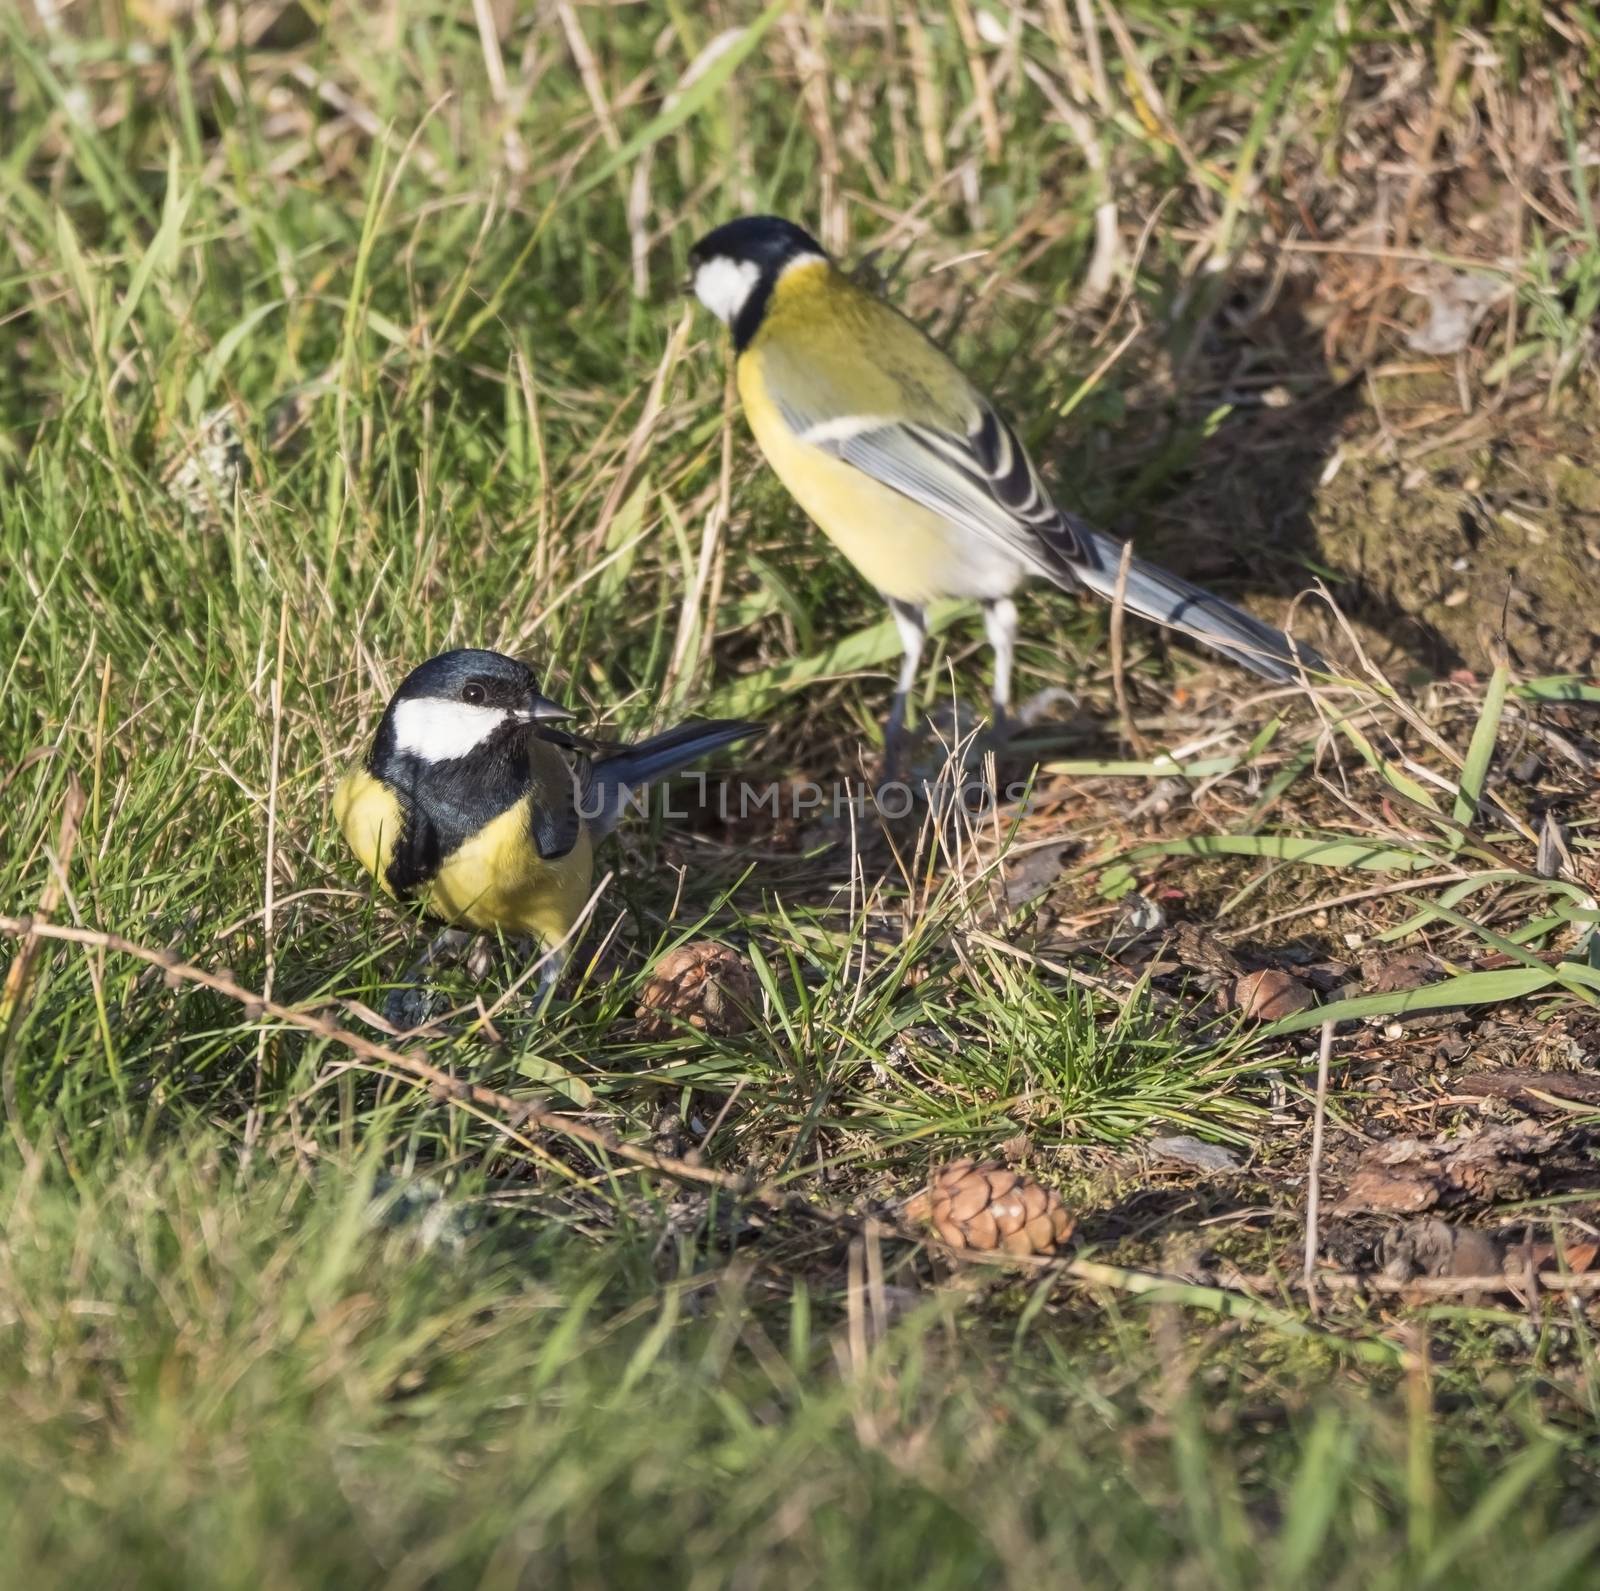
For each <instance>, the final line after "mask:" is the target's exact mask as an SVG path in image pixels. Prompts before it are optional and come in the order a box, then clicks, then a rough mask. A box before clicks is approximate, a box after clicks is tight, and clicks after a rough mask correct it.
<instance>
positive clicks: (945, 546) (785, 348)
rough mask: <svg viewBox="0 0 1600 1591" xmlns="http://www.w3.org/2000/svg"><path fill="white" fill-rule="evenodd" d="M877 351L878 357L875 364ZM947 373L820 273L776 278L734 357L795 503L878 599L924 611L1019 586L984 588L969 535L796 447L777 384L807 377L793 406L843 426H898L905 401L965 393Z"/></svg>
mask: <svg viewBox="0 0 1600 1591" xmlns="http://www.w3.org/2000/svg"><path fill="white" fill-rule="evenodd" d="M873 349H878V350H879V351H880V352H881V353H882V354H883V355H884V356H885V357H884V358H882V359H878V358H875V357H874V355H873V353H872V350H873ZM944 365H945V361H944V357H943V355H942V354H939V353H938V352H937V351H936V350H933V349H932V347H931V345H928V344H926V342H925V339H923V337H922V335H921V333H920V332H917V331H916V330H915V329H914V328H913V327H911V326H910V325H909V324H908V323H907V322H905V321H903V320H902V319H901V317H900V316H899V315H898V314H896V313H895V311H893V310H892V309H889V308H888V307H887V306H885V305H883V304H880V303H878V302H877V301H876V300H873V299H870V298H868V297H867V296H866V295H865V294H863V293H861V292H860V291H859V290H857V289H854V288H853V287H850V286H849V285H848V284H845V283H843V282H842V281H840V280H839V279H838V278H837V273H834V272H833V270H832V267H831V266H828V265H826V264H824V263H822V262H818V263H817V264H816V265H814V266H813V265H803V266H800V267H795V268H791V269H790V270H789V271H787V272H785V274H784V275H783V276H782V277H781V278H780V279H779V282H778V284H777V286H776V287H775V288H774V290H773V298H772V302H771V304H770V306H769V308H768V310H767V314H766V318H765V319H764V320H763V321H762V324H761V329H760V330H759V331H758V332H757V334H756V336H755V338H754V340H753V341H752V342H751V343H750V345H749V346H748V347H747V348H746V349H745V350H744V352H743V353H741V354H740V355H739V359H738V364H737V367H736V372H735V373H736V375H737V378H738V384H739V398H740V401H741V403H742V404H743V406H744V413H745V418H746V420H748V422H749V424H750V430H751V432H752V433H753V434H754V436H755V439H756V442H757V443H758V444H759V445H760V448H761V451H762V452H763V453H764V454H765V455H766V459H767V462H768V463H769V464H770V465H771V466H772V468H773V471H774V472H775V473H776V475H777V477H778V479H779V480H780V481H782V482H783V484H784V486H785V487H787V488H788V490H789V493H790V495H791V496H792V497H793V498H794V500H795V501H796V502H797V503H799V505H800V507H801V508H802V509H804V510H805V512H806V514H807V515H808V516H809V517H810V519H811V520H812V521H813V522H814V523H815V524H816V526H817V528H818V529H819V530H820V531H821V532H822V533H823V535H825V536H826V537H827V538H828V540H829V541H831V542H832V543H833V544H834V546H836V547H837V548H838V549H839V551H840V552H842V553H843V554H844V555H845V557H846V558H848V559H849V560H850V562H851V563H853V564H854V565H855V566H856V568H857V569H859V570H860V571H861V573H862V574H863V575H864V576H865V577H866V578H867V579H868V580H869V581H870V582H871V583H872V584H873V585H874V586H875V587H876V588H877V589H878V590H879V591H881V592H882V593H883V594H884V596H886V597H894V598H896V599H898V600H899V601H901V602H912V603H917V604H919V605H920V604H922V603H926V602H930V601H933V600H934V599H936V598H938V597H950V596H981V595H989V594H998V593H990V592H989V591H988V590H987V589H986V588H987V586H988V585H990V584H998V587H999V588H1000V589H1001V590H1010V589H1011V588H1012V587H1013V586H1015V585H1016V584H1017V583H1018V578H1017V575H1016V573H1014V572H1013V571H1012V570H1011V569H1010V567H1009V566H1008V567H1007V568H1006V569H1004V570H1002V571H1000V572H999V574H998V575H997V576H994V577H992V578H986V572H985V571H982V570H981V569H979V568H978V567H975V566H977V565H980V564H981V562H982V560H983V559H984V556H985V553H986V552H987V550H988V549H986V548H984V547H983V546H982V545H980V544H979V543H978V542H977V541H976V539H975V537H974V534H973V532H972V531H971V530H970V529H969V528H967V527H965V526H961V525H957V524H955V523H953V522H952V521H951V520H950V519H948V518H946V517H945V515H943V514H941V513H938V512H937V511H935V510H933V509H929V508H924V507H923V506H922V505H921V504H919V503H916V502H913V501H912V500H911V499H910V498H909V497H906V496H904V495H903V494H902V493H900V492H897V491H895V490H894V489H893V488H892V487H888V486H884V485H882V484H881V483H879V482H878V481H876V480H874V479H873V478H872V477H871V476H870V475H867V474H866V473H864V472H863V471H862V470H859V469H857V468H856V467H855V466H854V465H853V464H846V463H845V462H844V461H843V460H842V459H837V458H835V457H833V456H832V454H829V453H825V452H823V451H822V449H820V448H818V447H814V446H812V445H811V444H810V443H808V442H803V441H801V440H800V439H799V438H798V437H797V436H796V435H795V433H794V432H793V431H792V430H791V429H790V428H789V425H788V422H787V421H785V419H784V418H783V415H782V413H781V412H780V410H779V407H778V404H777V402H776V400H775V397H774V394H773V390H772V389H773V382H774V380H775V379H781V380H784V381H787V382H789V383H790V384H793V385H799V384H800V383H801V381H802V379H803V377H809V378H810V380H809V381H807V382H806V391H805V392H803V393H797V394H795V396H797V397H801V398H804V399H806V400H808V401H809V402H810V403H811V404H814V405H815V406H816V407H819V408H826V409H828V410H829V411H830V412H834V413H837V414H838V416H839V417H840V418H845V417H848V416H849V415H852V414H858V415H864V414H888V415H895V414H900V413H901V412H902V411H903V410H904V409H905V407H906V401H907V397H908V394H910V395H915V394H918V393H924V394H925V393H926V391H927V390H928V389H930V388H931V387H933V386H934V385H936V384H937V382H938V381H939V380H940V379H946V380H948V379H951V378H953V379H954V380H955V381H957V382H960V380H961V378H960V376H959V375H957V374H956V373H955V372H953V371H949V372H948V374H947V373H946V371H945V370H944V368H943V367H944ZM784 390H785V391H787V390H788V388H787V387H785V389H784ZM958 390H960V389H958ZM844 394H848V401H846V399H845V396H844ZM930 412H932V411H930ZM980 587H983V588H985V589H979V588H980Z"/></svg>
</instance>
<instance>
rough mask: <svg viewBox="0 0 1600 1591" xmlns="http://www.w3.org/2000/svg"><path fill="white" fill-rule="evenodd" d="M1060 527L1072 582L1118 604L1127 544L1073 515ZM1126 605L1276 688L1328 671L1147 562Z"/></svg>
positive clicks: (1138, 561)
mask: <svg viewBox="0 0 1600 1591" xmlns="http://www.w3.org/2000/svg"><path fill="white" fill-rule="evenodd" d="M1061 521H1062V523H1061V540H1062V541H1063V542H1064V543H1066V544H1067V546H1069V547H1070V548H1071V555H1070V558H1069V560H1068V561H1069V567H1070V571H1071V574H1072V576H1073V577H1074V578H1075V579H1076V580H1077V581H1078V583H1079V584H1081V585H1082V586H1083V587H1084V589H1085V590H1088V591H1092V592H1093V593H1094V594H1095V595H1096V596H1097V597H1101V598H1103V599H1104V600H1105V601H1107V602H1110V601H1112V600H1114V598H1115V596H1116V590H1117V569H1118V566H1119V565H1120V564H1121V562H1122V545H1123V544H1122V543H1121V542H1120V541H1118V540H1117V538H1116V537H1115V536H1107V535H1103V534H1102V533H1101V532H1100V531H1098V530H1095V529H1094V528H1093V527H1092V526H1090V525H1086V524H1085V523H1084V522H1083V521H1082V520H1081V519H1078V518H1077V517H1076V516H1074V515H1070V514H1062V515H1061ZM1122 602H1123V606H1124V607H1125V608H1126V609H1127V610H1128V612H1129V613H1133V614H1136V615H1137V616H1138V617H1139V618H1141V619H1148V620H1150V622H1151V623H1152V624H1160V625H1163V626H1165V627H1166V628H1167V629H1169V630H1177V631H1179V632H1180V633H1181V634H1183V635H1187V636H1191V637H1193V638H1194V639H1195V640H1197V641H1202V642H1204V643H1205V644H1206V645H1207V646H1209V647H1212V648H1213V649H1214V650H1216V651H1218V652H1220V653H1221V654H1222V655H1223V656H1224V657H1226V658H1228V659H1230V660H1231V661H1232V662H1234V663H1237V664H1238V665H1239V666H1240V667H1241V668H1247V669H1249V670H1250V672H1251V673H1252V674H1258V675H1260V676H1261V678H1262V679H1265V680H1271V681H1272V683H1273V684H1275V685H1293V684H1296V683H1298V682H1299V680H1300V670H1301V669H1302V668H1305V669H1309V670H1310V671H1311V672H1313V673H1317V672H1326V671H1327V667H1328V665H1327V664H1326V663H1325V662H1324V661H1323V660H1322V658H1321V657H1319V656H1318V655H1317V653H1316V652H1314V651H1313V650H1312V649H1311V648H1310V647H1309V646H1307V645H1305V643H1304V642H1301V641H1290V639H1289V637H1288V636H1286V635H1285V634H1284V633H1283V631H1282V630H1275V629H1274V628H1273V627H1272V626H1271V625H1270V624H1266V623H1263V622H1262V620H1260V619H1257V618H1254V617H1252V616H1251V615H1250V614H1248V613H1246V612H1245V611H1244V609H1243V608H1236V607H1234V605H1233V604H1232V603H1231V602H1226V601H1224V600H1223V599H1222V598H1221V597H1219V596H1217V595H1215V594H1214V593H1213V592H1210V591H1205V590H1203V589H1202V588H1201V587H1199V586H1196V585H1191V584H1190V583H1189V582H1188V581H1187V580H1182V579H1180V578H1179V577H1178V576H1177V575H1175V574H1169V573H1168V572H1167V571H1166V570H1165V569H1162V568H1159V567H1158V566H1157V565H1155V564H1153V563H1146V562H1145V560H1144V559H1143V558H1133V559H1130V560H1129V563H1128V579H1127V583H1126V585H1125V587H1124V589H1123V596H1122Z"/></svg>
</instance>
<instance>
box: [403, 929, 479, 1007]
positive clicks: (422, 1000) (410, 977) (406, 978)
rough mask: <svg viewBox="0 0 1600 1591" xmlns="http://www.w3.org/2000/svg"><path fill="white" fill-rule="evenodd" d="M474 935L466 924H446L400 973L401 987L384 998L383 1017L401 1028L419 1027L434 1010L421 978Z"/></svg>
mask: <svg viewBox="0 0 1600 1591" xmlns="http://www.w3.org/2000/svg"><path fill="white" fill-rule="evenodd" d="M471 939H472V935H471V934H470V933H469V932H468V931H467V930H466V929H464V928H446V929H444V930H443V932H441V933H437V934H435V935H434V936H433V938H432V939H430V940H429V941H428V947H427V949H426V950H424V951H423V952H422V954H421V955H420V956H418V957H417V959H416V960H415V961H413V962H412V963H411V965H410V966H409V967H407V968H406V970H405V971H404V972H403V973H401V974H400V987H399V988H397V989H391V990H390V991H389V994H388V997H387V998H386V999H385V1000H384V1002H383V1014H384V1018H385V1019H386V1020H387V1021H388V1023H389V1025H390V1026H391V1027H396V1028H399V1029H400V1030H401V1031H402V1032H410V1031H411V1029H412V1028H419V1027H421V1026H422V1024H423V1023H424V1022H426V1021H427V1020H428V1018H429V1017H430V1016H432V1014H433V994H432V992H431V991H430V990H429V989H428V988H427V987H426V986H425V985H423V984H422V983H421V982H419V981H418V980H419V979H420V978H421V977H422V974H423V973H425V972H426V971H427V970H428V968H429V967H431V966H432V965H433V964H434V962H436V961H438V960H440V959H441V958H442V957H444V956H447V955H454V954H455V953H456V952H458V951H459V950H460V949H461V948H462V946H463V945H466V944H468V943H469V942H470V941H471Z"/></svg>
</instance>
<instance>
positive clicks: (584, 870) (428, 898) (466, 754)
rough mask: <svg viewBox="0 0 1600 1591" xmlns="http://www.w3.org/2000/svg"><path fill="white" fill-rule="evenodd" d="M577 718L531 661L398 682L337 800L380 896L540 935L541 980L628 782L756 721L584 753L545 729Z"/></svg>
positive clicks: (451, 663) (551, 971)
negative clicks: (544, 689) (544, 684)
mask: <svg viewBox="0 0 1600 1591" xmlns="http://www.w3.org/2000/svg"><path fill="white" fill-rule="evenodd" d="M571 716H572V714H571V713H569V712H568V711H567V710H566V708H564V707H562V706H561V705H560V704H559V703H556V702H553V701H551V700H550V699H549V698H548V697H546V696H543V695H541V694H540V692H539V689H538V681H537V679H536V678H535V676H534V673H533V670H532V669H530V668H529V667H528V666H527V665H526V664H525V663H519V662H518V661H517V660H516V659H515V658H510V657H505V656H503V655H502V654H501V653H498V652H484V651H475V650H463V651H457V652H446V653H444V654H443V655H441V656H439V657H435V658H432V659H430V660H429V661H428V662H426V663H423V664H421V665H420V666H419V667H417V668H415V669H413V670H412V671H411V673H410V674H408V675H407V676H406V678H405V679H404V680H403V681H402V682H401V685H400V688H399V690H397V691H396V692H395V693H394V697H393V698H392V700H391V701H390V702H389V705H388V707H387V708H386V710H385V711H384V715H383V719H382V721H381V722H380V723H379V725H378V733H377V736H376V738H375V739H374V740H373V743H372V749H371V751H370V752H369V753H368V755H367V758H366V762H365V763H364V765H363V766H361V767H359V768H354V769H352V770H351V771H350V772H349V773H348V774H346V775H345V777H344V779H343V780H342V781H341V782H340V784H339V788H338V790H337V791H336V792H335V794H334V798H333V812H334V817H335V819H336V820H337V821H338V824H339V827H340V829H341V830H342V831H343V833H344V837H345V840H346V842H347V843H348V844H349V846H350V849H351V850H352V851H353V852H354V853H355V857H356V860H357V861H358V862H360V864H361V865H362V867H364V868H365V869H366V870H367V872H369V873H370V874H372V876H373V877H374V878H375V879H376V880H377V881H378V883H379V885H380V886H381V887H382V888H383V889H384V890H385V891H386V892H387V893H388V894H390V895H392V896H394V897H395V898H396V899H398V900H404V901H417V902H419V903H420V904H421V905H422V906H423V908H424V909H425V910H426V911H427V913H428V914H429V915H430V916H432V917H436V918H439V919H441V920H442V921H444V922H445V923H448V924H451V925H452V926H454V927H457V928H470V929H489V930H494V929H498V930H501V931H503V932H505V933H507V934H509V935H529V936H531V937H533V938H535V939H536V940H538V942H539V943H540V945H541V946H543V947H544V949H545V950H546V951H547V952H551V954H550V955H549V958H548V960H547V961H546V964H545V972H544V976H543V978H542V979H541V986H542V987H545V988H548V987H549V986H551V985H553V983H554V981H555V979H556V977H557V976H558V975H559V972H560V965H561V960H562V955H563V952H562V950H561V949H560V948H559V947H560V946H561V945H562V943H563V941H564V940H565V939H566V938H567V936H568V935H569V934H570V933H571V931H572V928H573V925H574V924H575V923H576V922H577V920H578V918H579V917H580V915H581V914H582V912H583V909H584V907H585V905H586V904H587V903H588V900H589V890H590V885H591V883H592V879H593V872H594V846H595V843H596V842H597V841H598V840H599V839H600V838H601V837H602V836H603V835H605V834H607V833H608V832H609V831H610V830H611V829H612V828H613V827H614V826H615V825H616V823H617V820H618V819H619V818H620V817H621V815H622V813H623V810H624V807H625V805H626V797H627V795H628V792H629V791H631V790H633V789H634V788H636V787H637V786H639V785H642V784H646V783H648V782H649V781H651V780H653V779H660V778H663V777H665V776H666V775H668V774H671V773H675V772H677V771H678V770H679V769H681V768H684V767H687V766H688V764H690V763H691V762H693V761H694V760H695V759H696V758H698V757H701V756H704V755H705V754H706V753H707V752H710V751H715V750H716V749H717V748H718V747H721V746H726V745H729V744H731V743H732V742H733V741H736V740H742V739H744V738H745V737H746V736H748V735H753V734H755V733H756V732H757V731H758V730H759V729H760V727H761V726H760V725H759V724H750V723H741V722H735V721H733V720H708V721H705V722H701V723H689V724H682V725H680V726H679V727H678V728H676V729H669V730H667V731H665V732H664V733H663V734H660V735H655V736H652V737H651V738H650V739H648V740H643V741H640V742H639V743H638V744H636V745H632V746H620V747H608V748H607V749H606V750H605V752H604V753H603V754H602V755H599V756H597V757H591V756H590V755H589V754H588V753H589V751H590V750H591V749H594V748H592V747H591V746H590V744H589V743H587V742H584V741H582V740H580V739H579V738H578V737H576V736H573V735H569V734H566V733H565V732H563V731H561V730H559V729H557V728H555V727H554V726H555V724H556V723H557V722H558V721H560V720H562V719H567V718H570V717H571ZM431 958H432V952H430V953H429V954H428V955H425V956H424V958H423V964H425V963H426V962H427V961H428V960H430V959H431ZM402 1009H408V1008H404V1007H402ZM406 1025H411V1024H409V1023H407V1024H406Z"/></svg>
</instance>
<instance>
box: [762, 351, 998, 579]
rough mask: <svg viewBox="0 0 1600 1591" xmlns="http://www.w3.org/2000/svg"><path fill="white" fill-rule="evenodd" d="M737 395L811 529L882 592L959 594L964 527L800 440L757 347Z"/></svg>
mask: <svg viewBox="0 0 1600 1591" xmlns="http://www.w3.org/2000/svg"><path fill="white" fill-rule="evenodd" d="M738 374H739V396H740V398H741V399H742V400H743V403H744V412H745V418H746V419H747V420H748V421H749V422H750V430H751V432H752V433H753V434H754V436H755V439H756V441H757V443H758V444H759V445H760V448H761V451H762V453H764V454H765V455H766V460H767V463H769V464H770V465H771V466H772V468H773V472H774V473H775V474H776V475H777V477H778V479H779V480H780V481H782V482H783V484H784V486H785V487H787V488H788V491H789V495H790V496H791V497H793V498H794V500H795V501H796V502H797V503H798V504H799V505H800V507H801V508H802V509H803V510H804V512H805V514H806V515H807V517H808V518H809V519H810V520H811V521H812V523H813V524H815V525H816V527H817V529H818V530H820V531H821V532H822V534H823V535H824V536H826V537H827V538H828V540H829V541H831V542H832V543H833V544H834V546H835V547H837V548H838V549H839V551H840V552H842V553H843V554H844V555H845V557H846V558H848V559H849V560H850V562H851V563H853V564H854V565H855V566H856V568H857V569H859V570H860V571H861V573H862V575H863V576H864V577H865V578H866V579H867V580H868V581H870V582H871V584H872V585H873V586H875V587H876V588H877V589H878V590H879V591H881V592H882V593H883V594H884V596H886V597H895V598H897V599H898V600H899V601H901V602H915V603H919V604H920V603H924V602H930V601H932V600H933V599H934V598H936V597H942V596H949V595H954V594H959V593H962V592H963V591H964V590H965V587H966V581H965V578H964V575H963V570H964V568H965V564H966V561H967V560H966V557H965V556H964V553H963V548H964V544H965V543H966V542H967V541H968V540H969V536H968V534H967V533H966V532H963V531H959V530H957V529H956V527H954V526H953V525H951V523H950V521H949V520H947V519H946V518H945V517H944V516H943V515H942V514H935V513H932V512H930V511H929V510H928V509H926V508H923V507H922V506H921V505H920V504H918V503H914V502H912V501H911V500H910V499H909V498H907V497H903V496H901V494H900V493H899V492H896V491H893V490H891V489H890V488H889V487H887V486H883V485H880V484H879V483H878V482H877V481H875V480H873V479H872V477H871V476H870V475H864V474H863V473H862V472H861V471H860V470H858V469H857V468H856V467H855V466H854V465H853V464H846V463H845V462H844V461H843V460H842V459H836V458H834V457H832V456H831V455H830V454H827V453H824V452H823V451H822V450H821V449H820V448H816V447H812V446H811V445H810V444H809V443H806V442H802V441H800V440H799V439H798V438H797V437H796V436H795V434H794V432H792V431H791V430H790V429H789V427H788V425H787V424H786V423H785V422H784V419H783V417H782V416H781V415H780V414H779V413H778V409H777V406H776V405H775V404H774V403H773V402H772V400H771V398H770V397H769V396H768V395H767V388H766V383H765V381H764V379H763V375H762V370H761V355H760V351H759V350H757V349H750V350H748V351H746V352H745V353H744V354H743V355H741V356H740V359H739V372H738Z"/></svg>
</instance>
